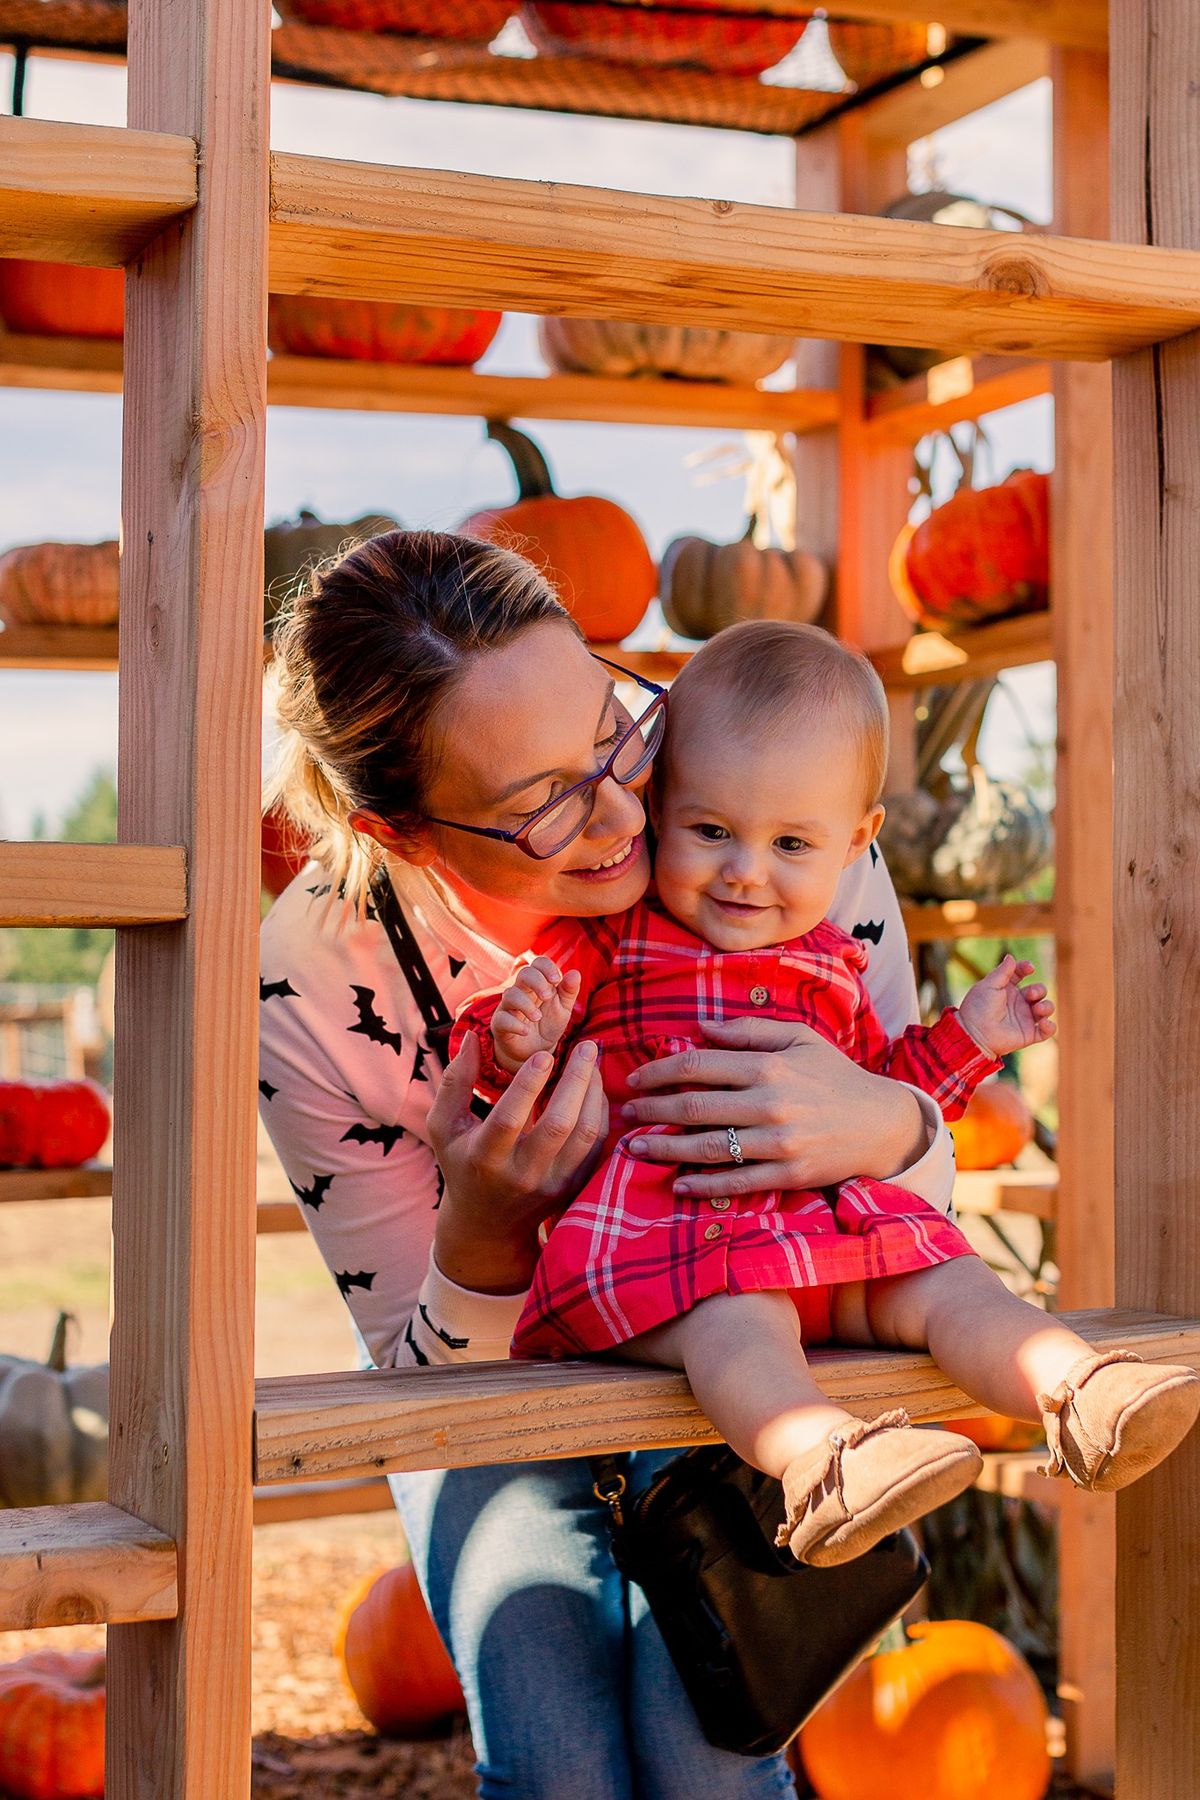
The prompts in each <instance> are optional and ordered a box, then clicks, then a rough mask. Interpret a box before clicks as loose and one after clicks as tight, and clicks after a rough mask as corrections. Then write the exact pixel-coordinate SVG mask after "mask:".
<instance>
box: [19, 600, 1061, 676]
mask: <svg viewBox="0 0 1200 1800" xmlns="http://www.w3.org/2000/svg"><path fill="white" fill-rule="evenodd" d="M2 642H3V640H2V639H0V643H2ZM1053 655H1054V644H1053V639H1052V635H1051V624H1050V614H1049V613H1048V612H1032V613H1022V614H1021V615H1020V616H1019V617H1018V618H1015V619H997V621H996V623H995V624H994V625H976V626H975V627H974V628H973V629H971V630H962V631H918V632H915V633H914V635H913V636H912V637H910V638H909V639H908V640H907V642H906V643H903V644H896V645H894V646H893V647H892V648H891V649H888V650H872V651H871V652H870V657H871V661H872V662H873V663H874V665H875V667H876V669H877V670H878V672H879V677H880V679H881V680H882V682H883V685H884V687H886V688H892V689H896V690H899V689H903V688H907V689H914V688H925V687H935V686H941V685H944V684H945V683H947V682H951V681H981V680H985V679H986V678H987V677H988V676H990V675H998V674H999V673H1000V672H1001V670H1002V669H1017V668H1020V667H1022V666H1023V665H1025V664H1027V663H1037V662H1049V661H1050V660H1051V659H1052V657H1053Z"/></svg>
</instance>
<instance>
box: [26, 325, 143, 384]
mask: <svg viewBox="0 0 1200 1800" xmlns="http://www.w3.org/2000/svg"><path fill="white" fill-rule="evenodd" d="M123 361H124V357H123V347H122V345H121V344H119V343H114V342H113V341H112V340H111V339H109V338H73V337H40V336H37V335H35V334H34V333H33V332H26V331H0V387H11V388H48V389H53V390H55V391H58V392H65V393H76V394H119V393H120V392H121V366H122V363H123Z"/></svg>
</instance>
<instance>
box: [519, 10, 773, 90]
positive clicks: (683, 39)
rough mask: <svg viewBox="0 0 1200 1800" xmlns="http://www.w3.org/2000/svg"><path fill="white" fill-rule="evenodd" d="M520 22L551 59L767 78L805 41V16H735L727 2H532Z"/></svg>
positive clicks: (532, 40) (533, 40)
mask: <svg viewBox="0 0 1200 1800" xmlns="http://www.w3.org/2000/svg"><path fill="white" fill-rule="evenodd" d="M521 21H522V23H523V25H524V26H525V30H526V31H527V32H528V34H529V37H530V40H531V42H532V43H533V44H535V45H536V47H537V48H538V49H539V50H540V51H542V52H543V53H545V54H547V55H551V56H556V55H566V56H595V57H599V58H600V59H601V60H603V61H606V62H621V63H638V64H641V65H643V66H645V65H650V66H652V67H656V68H661V67H669V66H670V65H672V64H678V63H685V64H690V65H693V66H695V67H698V68H702V69H716V70H720V71H721V72H722V73H723V74H726V75H761V74H762V73H763V71H764V70H766V69H770V68H772V67H774V65H775V64H776V63H777V62H781V61H782V59H783V58H784V57H785V56H786V55H787V54H788V51H789V50H792V49H794V47H795V46H796V45H797V44H798V43H799V42H800V39H801V38H802V37H803V36H804V32H805V30H806V28H807V25H808V21H807V19H772V18H769V17H767V16H766V15H765V14H761V13H760V14H759V15H758V16H757V17H756V18H740V19H739V18H735V17H731V16H730V15H729V14H728V13H724V14H722V12H721V0H688V7H687V10H686V11H684V10H683V9H682V8H680V9H674V8H670V7H665V6H660V7H655V8H654V9H653V10H652V9H651V8H650V7H644V8H643V7H638V6H611V5H595V4H589V3H588V0H569V3H568V4H566V5H555V4H550V3H548V0H547V3H543V0H528V3H527V4H526V5H524V6H523V7H522V8H521Z"/></svg>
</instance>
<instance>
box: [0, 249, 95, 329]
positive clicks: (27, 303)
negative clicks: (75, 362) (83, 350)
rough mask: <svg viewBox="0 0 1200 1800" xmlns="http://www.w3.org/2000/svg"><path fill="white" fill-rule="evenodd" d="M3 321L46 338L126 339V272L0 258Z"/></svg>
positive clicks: (15, 258)
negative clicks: (122, 337) (123, 337)
mask: <svg viewBox="0 0 1200 1800" xmlns="http://www.w3.org/2000/svg"><path fill="white" fill-rule="evenodd" d="M0 319H3V321H4V323H5V325H6V326H7V327H8V329H9V330H10V331H20V332H32V333H35V334H36V335H38V336H41V337H82V338H120V337H121V336H122V335H123V334H124V330H125V271H124V269H88V268H83V267H82V266H80V265H77V264H75V263H48V262H30V261H27V260H26V259H25V258H24V257H19V256H13V257H0Z"/></svg>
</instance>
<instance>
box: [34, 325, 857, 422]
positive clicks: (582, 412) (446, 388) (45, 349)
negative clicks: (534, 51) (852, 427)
mask: <svg viewBox="0 0 1200 1800" xmlns="http://www.w3.org/2000/svg"><path fill="white" fill-rule="evenodd" d="M121 370H122V347H121V345H120V344H119V343H113V342H111V341H105V340H103V339H98V338H68V337H62V338H59V337H37V336H33V335H28V336H27V335H25V334H23V333H19V332H9V333H7V334H6V333H3V332H0V387H16V388H50V389H56V390H62V391H69V392H77V393H93V394H119V393H120V391H121V380H122V374H121ZM267 400H268V403H269V404H270V405H272V406H310V407H320V408H326V407H328V408H337V409H339V410H342V411H346V412H400V413H439V414H452V415H457V416H460V417H467V418H480V419H581V420H587V421H590V422H593V423H595V424H613V425H681V426H693V427H713V428H716V429H719V430H733V431H795V432H802V431H816V430H818V429H819V428H820V427H821V426H823V425H832V424H835V423H836V421H837V416H838V400H837V395H836V394H835V393H834V392H832V390H826V389H820V388H817V389H811V390H810V389H797V388H755V387H734V386H729V385H726V384H723V383H721V382H717V381H673V380H669V379H667V378H665V377H656V376H641V375H634V376H603V375H487V374H480V373H479V372H478V371H477V370H475V369H450V368H437V367H419V366H415V365H408V364H400V363H379V362H355V361H350V360H349V359H346V358H340V357H317V356H273V357H272V358H271V359H270V361H269V362H268V364H267Z"/></svg>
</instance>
